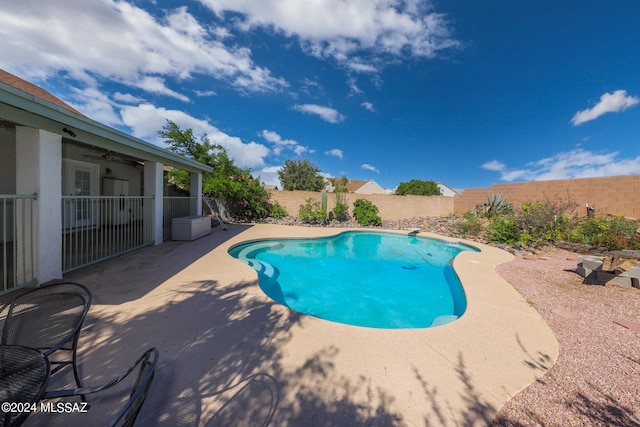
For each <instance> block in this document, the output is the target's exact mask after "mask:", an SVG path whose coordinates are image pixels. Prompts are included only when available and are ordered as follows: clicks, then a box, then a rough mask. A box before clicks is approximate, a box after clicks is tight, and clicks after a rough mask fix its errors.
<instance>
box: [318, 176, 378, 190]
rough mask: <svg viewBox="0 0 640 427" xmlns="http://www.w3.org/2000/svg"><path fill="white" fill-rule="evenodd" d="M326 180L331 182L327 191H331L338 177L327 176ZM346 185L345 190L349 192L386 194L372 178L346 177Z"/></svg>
mask: <svg viewBox="0 0 640 427" xmlns="http://www.w3.org/2000/svg"><path fill="white" fill-rule="evenodd" d="M327 180H328V181H329V182H330V183H331V189H330V190H329V191H333V190H334V189H335V185H336V182H338V181H339V180H340V178H327ZM346 187H347V192H349V193H359V194H387V193H386V191H385V190H384V188H382V187H380V185H379V184H378V183H377V182H375V181H374V180H373V179H367V180H359V179H348V180H347V185H346Z"/></svg>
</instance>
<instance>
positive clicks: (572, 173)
mask: <svg viewBox="0 0 640 427" xmlns="http://www.w3.org/2000/svg"><path fill="white" fill-rule="evenodd" d="M618 155H619V153H618V152H600V153H596V152H593V151H588V150H583V149H581V148H576V149H574V150H571V151H563V152H560V153H557V154H555V155H553V156H551V157H546V158H544V159H541V160H538V161H535V162H531V163H528V164H527V165H525V167H524V168H519V169H510V168H508V167H507V166H506V165H505V164H504V163H501V162H499V161H497V160H492V161H489V162H486V163H484V164H483V165H482V168H483V169H487V170H490V171H494V172H499V173H500V179H501V180H502V181H515V180H523V181H545V180H551V179H571V178H591V177H600V176H616V175H630V174H639V173H640V156H638V157H636V158H631V159H618Z"/></svg>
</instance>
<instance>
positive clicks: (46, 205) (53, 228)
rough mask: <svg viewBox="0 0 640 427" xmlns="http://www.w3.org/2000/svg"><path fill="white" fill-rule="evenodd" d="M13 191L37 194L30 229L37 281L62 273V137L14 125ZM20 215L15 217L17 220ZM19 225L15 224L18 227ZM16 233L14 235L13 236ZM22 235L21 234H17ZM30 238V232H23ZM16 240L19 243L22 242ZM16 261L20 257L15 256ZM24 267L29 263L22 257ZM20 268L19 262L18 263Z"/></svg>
mask: <svg viewBox="0 0 640 427" xmlns="http://www.w3.org/2000/svg"><path fill="white" fill-rule="evenodd" d="M16 141H17V142H18V144H17V146H16V171H17V176H16V193H18V194H33V193H37V194H38V202H37V203H36V213H35V222H36V227H35V228H34V230H30V229H27V230H28V231H27V232H28V233H31V232H32V231H33V232H35V233H36V236H34V241H35V242H36V243H35V244H36V250H35V254H34V253H30V256H33V257H35V259H36V263H35V266H36V267H35V269H36V272H35V275H34V277H37V279H38V281H39V282H40V283H43V282H47V281H49V280H53V279H58V278H60V277H62V253H61V250H60V243H61V239H60V235H61V229H62V212H61V209H60V198H61V195H62V138H61V137H60V135H56V134H54V133H51V132H47V131H44V130H41V129H33V128H27V127H23V126H18V127H16ZM20 218H21V217H20V216H18V217H17V218H16V220H20ZM20 228H21V226H20V225H18V229H20ZM16 237H18V236H16ZM20 238H22V236H20ZM24 238H25V242H26V241H28V240H27V239H31V236H25V237H24ZM25 242H22V243H21V241H20V240H18V242H17V245H18V252H22V250H21V248H20V246H21V245H26V243H25ZM18 261H19V262H20V260H18ZM22 262H24V264H25V268H28V267H29V266H30V265H31V263H30V262H28V260H22ZM18 267H19V268H20V265H18Z"/></svg>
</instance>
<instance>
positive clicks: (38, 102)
mask: <svg viewBox="0 0 640 427" xmlns="http://www.w3.org/2000/svg"><path fill="white" fill-rule="evenodd" d="M0 119H2V120H6V121H10V122H13V123H16V124H19V125H22V126H29V127H34V128H38V129H44V130H47V131H49V132H53V133H57V134H59V135H61V136H64V137H65V138H67V139H72V140H74V141H78V142H81V143H84V144H90V145H93V146H96V147H100V148H104V149H106V150H112V151H117V152H119V153H122V154H125V155H128V156H131V157H136V158H141V159H143V160H150V161H155V162H159V163H162V164H165V165H168V166H172V167H175V168H178V169H184V170H187V171H189V172H195V173H203V172H212V171H213V168H211V167H210V166H207V165H205V164H202V163H200V162H197V161H195V160H191V159H187V158H184V157H182V156H179V155H177V154H175V153H172V152H170V151H168V150H166V149H164V148H161V147H158V146H156V145H154V144H151V143H149V142H146V141H143V140H141V139H139V138H135V137H133V136H131V135H128V134H126V133H124V132H121V131H119V130H117V129H114V128H111V127H109V126H106V125H103V124H102V123H99V122H96V121H95V120H92V119H90V118H88V117H86V116H82V115H79V114H76V113H73V112H71V111H69V110H66V109H64V108H62V107H59V106H57V105H55V104H53V103H50V102H48V101H45V100H43V99H41V98H38V97H36V96H34V95H31V94H29V93H26V92H23V91H21V90H19V89H16V88H14V87H12V86H10V85H7V84H5V83H0ZM64 128H68V129H69V130H71V131H72V132H73V133H74V134H75V136H70V135H69V134H68V133H65V132H64V131H63V129H64Z"/></svg>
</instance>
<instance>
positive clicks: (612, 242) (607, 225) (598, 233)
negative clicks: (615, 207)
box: [571, 216, 640, 250]
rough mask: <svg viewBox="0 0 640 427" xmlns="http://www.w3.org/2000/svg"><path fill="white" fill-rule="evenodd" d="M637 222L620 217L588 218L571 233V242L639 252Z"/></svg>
mask: <svg viewBox="0 0 640 427" xmlns="http://www.w3.org/2000/svg"><path fill="white" fill-rule="evenodd" d="M637 229H638V221H634V220H630V219H628V218H624V217H622V216H609V217H604V218H596V217H593V218H588V219H587V220H585V221H582V222H581V223H580V224H579V225H578V226H576V228H575V229H574V230H573V232H572V233H571V237H572V239H573V241H577V242H579V243H584V244H587V245H591V246H595V247H598V248H606V249H610V250H620V249H632V250H640V235H639V234H638V232H637Z"/></svg>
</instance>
